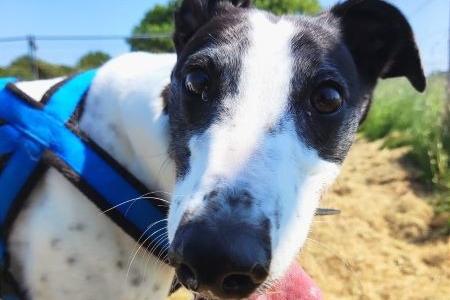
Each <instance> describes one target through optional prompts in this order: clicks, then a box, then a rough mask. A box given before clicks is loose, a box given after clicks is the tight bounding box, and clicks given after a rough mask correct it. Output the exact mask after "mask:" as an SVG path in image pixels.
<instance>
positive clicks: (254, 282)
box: [169, 221, 271, 298]
mask: <svg viewBox="0 0 450 300" xmlns="http://www.w3.org/2000/svg"><path fill="white" fill-rule="evenodd" d="M263 231H264V230H263V229H261V228H259V226H258V228H255V226H254V225H251V224H246V223H245V222H244V221H242V222H240V223H234V224H233V223H232V222H226V221H223V222H217V221H215V222H214V223H209V222H207V221H194V222H188V223H186V224H185V225H182V226H180V227H179V228H178V230H177V232H176V234H175V238H174V240H173V243H172V245H171V249H170V252H169V260H170V262H171V264H172V265H173V266H174V267H175V269H176V274H177V277H178V280H179V281H180V282H181V283H182V284H183V285H184V286H185V287H187V288H188V289H190V290H192V291H196V292H199V293H202V294H205V295H210V294H213V295H214V296H216V297H220V298H242V297H247V296H249V295H250V294H251V293H252V292H254V291H255V290H256V289H257V288H258V286H259V285H260V284H261V283H263V282H264V281H265V279H266V278H267V276H268V269H269V265H270V259H271V253H270V241H268V238H267V237H266V236H267V234H266V232H263Z"/></svg>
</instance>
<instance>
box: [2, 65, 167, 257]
mask: <svg viewBox="0 0 450 300" xmlns="http://www.w3.org/2000/svg"><path fill="white" fill-rule="evenodd" d="M95 74H96V72H95V71H88V72H85V73H81V74H79V75H76V76H74V77H72V78H70V79H68V80H66V81H65V82H64V83H63V84H60V85H58V87H57V88H56V89H55V90H54V91H53V93H50V94H46V95H44V98H45V99H43V101H42V102H33V101H32V102H30V101H29V100H27V97H26V96H24V95H21V94H20V93H18V92H17V91H16V89H15V88H14V86H12V85H11V82H12V80H11V79H9V80H2V81H0V120H2V121H5V122H6V124H3V125H0V155H4V154H8V155H9V156H10V157H9V159H8V160H7V161H6V165H5V167H4V168H3V170H0V251H1V252H0V258H4V266H7V264H6V257H7V256H6V253H7V252H6V240H7V236H8V234H9V232H10V230H11V227H12V224H13V221H14V219H15V218H16V217H17V215H18V212H19V211H20V208H21V207H22V205H23V204H24V202H25V199H26V198H27V196H28V195H29V193H30V192H31V190H32V189H33V187H34V186H35V184H36V183H37V181H38V179H39V178H41V176H42V175H43V173H44V172H45V171H46V170H47V168H48V167H53V168H56V169H57V170H59V171H60V172H61V173H62V174H63V175H64V176H66V178H67V179H68V180H69V181H70V182H72V183H73V184H74V185H75V186H77V187H78V189H79V190H80V191H81V192H83V193H84V194H85V195H86V196H87V198H89V199H90V200H91V201H93V202H94V204H95V205H97V206H98V207H99V208H100V209H101V210H103V211H106V214H107V215H108V216H109V217H110V218H111V219H112V220H113V221H114V222H115V223H116V224H118V225H119V226H120V227H121V228H122V229H123V230H124V231H125V232H127V233H128V234H129V235H131V236H132V237H133V238H134V239H135V240H136V241H137V242H138V243H140V244H142V245H144V246H145V247H147V248H149V247H151V249H152V251H153V254H155V255H156V256H157V257H159V256H161V255H164V254H165V253H166V251H167V248H168V246H167V245H168V241H167V239H166V238H162V239H161V238H160V237H162V236H167V234H166V224H164V222H163V221H162V220H164V219H165V216H166V213H167V211H166V209H165V205H164V203H163V202H162V201H161V200H157V199H155V200H148V199H147V198H145V199H142V196H143V195H152V196H155V193H150V192H149V189H148V188H147V187H145V186H144V185H143V184H142V183H140V182H139V181H138V180H137V179H136V178H135V177H134V176H133V175H132V174H130V173H129V172H128V171H127V170H126V169H125V168H123V167H122V166H121V165H120V164H119V163H118V162H117V161H115V160H114V159H113V158H112V157H111V156H110V155H109V154H108V153H106V152H105V151H104V150H102V149H101V148H100V147H99V146H98V145H96V144H95V143H94V142H93V141H92V140H90V139H89V138H88V137H87V135H85V134H84V133H83V132H82V131H80V130H79V128H77V127H76V126H74V125H73V124H72V122H71V119H72V118H73V117H74V115H76V114H75V112H76V111H77V110H78V109H79V108H80V106H81V105H82V104H83V101H82V99H84V96H85V95H86V93H87V91H88V89H89V87H90V84H91V82H92V80H93V78H94V76H95ZM44 100H45V101H44ZM0 124H1V123H0ZM157 196H158V197H159V198H163V197H161V195H157ZM158 197H157V198H158ZM137 200H139V201H137ZM124 203H126V205H122V204H124ZM160 234H161V235H160Z"/></svg>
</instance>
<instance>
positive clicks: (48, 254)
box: [9, 74, 173, 300]
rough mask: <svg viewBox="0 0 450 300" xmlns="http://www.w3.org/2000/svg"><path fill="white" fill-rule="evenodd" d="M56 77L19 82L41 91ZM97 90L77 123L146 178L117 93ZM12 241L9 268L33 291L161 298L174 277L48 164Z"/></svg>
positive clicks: (45, 295) (38, 294)
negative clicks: (116, 99)
mask: <svg viewBox="0 0 450 300" xmlns="http://www.w3.org/2000/svg"><path fill="white" fill-rule="evenodd" d="M165 75H166V74H165ZM55 83H56V81H48V82H40V84H37V85H36V84H35V85H33V84H23V85H20V84H19V85H18V86H19V87H20V88H21V89H23V90H25V91H26V92H27V93H28V94H29V95H30V96H32V97H33V98H38V99H39V98H40V96H41V95H42V94H43V93H44V92H45V90H46V87H50V86H51V85H53V84H55ZM158 88H159V86H158V87H156V89H158ZM112 93H113V94H114V92H112ZM99 94H100V95H99ZM101 94H102V93H97V95H94V96H92V98H95V97H97V98H99V97H100V98H106V99H107V100H105V99H88V100H89V101H87V102H90V103H94V104H93V105H90V106H89V105H87V106H86V109H85V111H84V114H83V118H82V121H81V122H80V124H79V126H80V127H81V128H82V129H83V131H84V132H86V133H87V134H89V136H91V137H93V138H94V139H95V138H98V139H101V146H102V147H103V148H104V149H106V150H107V151H108V152H109V153H110V154H111V155H112V156H114V157H116V158H118V159H119V160H120V162H121V163H122V164H123V165H125V166H127V168H129V169H130V170H131V171H132V172H133V173H134V174H135V175H136V176H138V177H139V179H141V180H143V182H145V183H149V182H151V181H152V179H150V176H148V174H146V173H145V172H142V171H141V169H140V168H139V167H142V164H139V161H138V160H137V159H136V156H135V152H134V150H133V147H132V145H131V144H130V142H129V139H128V137H126V136H125V135H126V134H125V129H124V128H123V126H124V124H122V123H121V122H118V120H119V118H115V117H114V116H116V115H117V114H118V112H117V110H118V109H119V107H118V106H117V103H116V101H115V99H114V97H111V96H110V95H101ZM116 94H117V93H116ZM89 97H91V96H90V95H89V96H88V98H89ZM147 100H151V99H147ZM106 101H108V102H106ZM105 103H108V105H106V104H105ZM150 117H151V116H150ZM118 145H120V146H118ZM162 158H164V159H165V157H162ZM124 200H127V199H124ZM158 238H159V237H158ZM161 238H164V237H162V236H161ZM9 248H10V252H11V254H12V255H11V263H12V268H13V271H14V273H15V274H19V277H20V278H19V280H20V281H21V283H23V286H24V287H25V288H26V289H27V290H28V292H29V293H30V295H31V298H32V299H38V300H39V299H49V300H51V299H69V300H72V299H73V300H75V299H124V300H125V299H126V300H133V299H136V300H137V299H165V297H166V295H167V293H168V290H169V288H170V284H171V282H172V278H173V272H172V271H171V269H170V268H169V267H167V266H166V265H163V264H162V263H161V262H159V261H158V260H156V259H155V257H153V256H151V255H149V254H148V253H147V252H146V251H144V249H143V248H139V246H138V245H137V244H136V242H134V240H133V239H132V238H131V237H129V236H128V235H127V234H125V233H124V231H122V230H121V229H120V228H119V227H118V226H117V225H115V224H114V223H113V222H112V221H111V220H110V219H109V218H108V217H106V216H105V215H104V214H102V213H101V211H100V210H99V209H98V208H97V207H96V206H94V204H93V203H91V201H90V200H89V199H87V198H86V197H85V196H84V194H82V193H81V192H80V191H79V190H78V189H77V188H76V187H75V186H74V185H73V184H72V183H70V182H69V181H67V179H66V178H65V177H64V176H63V175H61V174H60V173H59V172H58V171H56V170H53V169H50V170H49V171H48V172H47V173H46V174H45V175H43V176H42V178H41V179H40V182H39V184H38V185H37V187H36V188H35V189H34V190H33V191H32V193H31V194H30V197H29V199H28V205H27V207H26V208H25V209H23V211H22V212H21V214H20V215H19V218H18V219H17V220H16V222H15V226H14V228H13V231H12V234H11V236H10V239H9Z"/></svg>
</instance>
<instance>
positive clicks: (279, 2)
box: [253, 0, 320, 15]
mask: <svg viewBox="0 0 450 300" xmlns="http://www.w3.org/2000/svg"><path fill="white" fill-rule="evenodd" d="M253 3H254V5H255V6H256V7H258V8H261V9H265V10H269V11H271V12H273V13H274V14H277V15H281V14H296V13H304V14H309V15H312V14H316V13H318V12H319V11H320V4H319V2H318V1H317V0H302V1H299V0H254V1H253Z"/></svg>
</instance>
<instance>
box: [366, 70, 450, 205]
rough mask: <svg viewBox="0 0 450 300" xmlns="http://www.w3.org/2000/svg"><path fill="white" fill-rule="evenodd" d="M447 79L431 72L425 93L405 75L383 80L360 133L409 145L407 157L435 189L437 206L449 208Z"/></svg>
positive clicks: (391, 145) (390, 143) (391, 144)
mask: <svg viewBox="0 0 450 300" xmlns="http://www.w3.org/2000/svg"><path fill="white" fill-rule="evenodd" d="M445 79H446V78H445V77H444V76H443V75H433V76H430V77H429V78H428V87H427V90H426V91H425V92H424V93H423V94H420V93H417V92H416V91H414V89H413V88H412V87H411V86H410V85H409V83H408V82H407V81H406V80H404V79H391V80H386V81H382V82H380V85H379V87H378V88H377V90H376V91H375V95H374V102H373V105H372V108H371V111H370V113H369V116H368V118H367V120H366V121H365V123H363V125H362V127H361V133H362V134H363V135H364V136H365V137H366V138H368V139H369V140H375V139H380V138H384V139H385V146H386V147H389V148H395V147H401V146H409V147H410V152H409V154H408V157H407V158H408V159H409V161H410V162H412V163H413V164H414V165H415V166H416V167H417V168H418V170H419V171H420V179H421V180H422V181H423V183H424V184H425V185H426V186H428V187H429V188H430V189H431V190H433V192H434V195H435V198H436V199H437V200H436V201H433V203H434V204H435V208H436V210H437V211H447V212H450V161H449V156H450V120H449V119H447V121H444V119H445V118H444V116H445V114H444V110H445V107H446V105H447V103H446V94H445V87H446V80H445ZM449 105H450V104H449Z"/></svg>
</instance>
